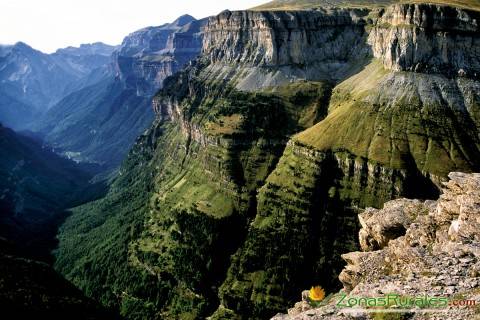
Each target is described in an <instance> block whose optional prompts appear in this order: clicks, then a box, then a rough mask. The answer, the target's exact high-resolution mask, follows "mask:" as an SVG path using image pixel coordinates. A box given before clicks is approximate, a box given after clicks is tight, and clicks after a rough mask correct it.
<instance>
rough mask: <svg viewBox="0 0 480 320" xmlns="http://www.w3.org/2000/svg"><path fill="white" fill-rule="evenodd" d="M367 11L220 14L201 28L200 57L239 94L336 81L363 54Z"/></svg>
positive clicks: (364, 50)
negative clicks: (231, 81)
mask: <svg viewBox="0 0 480 320" xmlns="http://www.w3.org/2000/svg"><path fill="white" fill-rule="evenodd" d="M367 13H368V12H367V11H361V10H358V11H349V10H341V9H332V10H322V11H318V12H309V13H305V12H256V11H237V12H230V11H224V12H222V13H221V14H219V15H218V16H216V17H212V18H210V19H209V21H208V23H207V24H206V26H205V36H204V43H203V56H204V57H207V58H208V60H209V61H211V62H212V64H211V65H210V66H209V68H210V69H212V73H213V74H214V75H215V76H216V77H218V78H219V79H221V78H230V79H231V78H234V79H235V84H236V87H237V88H238V89H241V90H258V89H261V88H262V87H268V86H275V85H282V84H286V83H289V82H292V81H299V80H313V81H318V80H338V79H339V78H342V77H345V75H346V74H348V73H349V72H351V69H355V68H358V64H360V63H361V58H362V57H364V56H366V55H367V50H366V46H365V43H364V41H363V36H364V35H365V30H364V27H363V25H364V24H365V21H364V20H363V19H362V17H364V16H365V15H366V14H367ZM353 53H355V54H353ZM359 61H360V62H359Z"/></svg>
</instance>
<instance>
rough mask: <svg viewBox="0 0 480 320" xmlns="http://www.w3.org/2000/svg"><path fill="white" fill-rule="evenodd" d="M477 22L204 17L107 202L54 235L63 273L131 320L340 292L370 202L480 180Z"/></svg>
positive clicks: (418, 16)
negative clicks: (464, 178)
mask: <svg viewBox="0 0 480 320" xmlns="http://www.w3.org/2000/svg"><path fill="white" fill-rule="evenodd" d="M479 19H480V14H479V13H478V11H475V10H469V9H465V8H460V7H457V8H456V7H450V6H443V5H434V4H392V5H388V6H381V7H377V6H374V7H368V6H366V7H362V8H353V9H352V8H350V9H349V8H344V7H343V6H342V7H338V8H332V7H328V8H327V7H321V8H317V9H316V10H299V11H291V10H290V11H282V10H271V11H262V10H250V11H234V12H230V11H224V12H222V13H220V14H219V15H218V16H215V17H211V18H209V19H208V20H207V21H205V22H204V27H202V28H201V30H202V36H201V37H202V48H201V54H200V56H199V57H198V58H196V59H194V60H193V61H191V62H189V63H187V64H186V65H185V67H184V68H183V69H182V70H179V72H178V73H176V74H174V75H173V76H171V77H168V78H166V79H165V81H164V82H163V87H162V88H161V90H160V91H159V92H158V93H157V94H155V96H154V98H153V110H154V111H155V114H156V117H155V120H154V122H153V124H152V126H151V127H150V128H149V129H148V130H146V131H145V132H144V133H143V134H141V135H140V136H139V137H138V138H137V140H136V143H135V145H134V146H133V148H132V149H131V150H130V152H129V153H128V155H127V157H126V158H125V160H124V162H123V164H122V166H121V168H120V170H119V172H118V175H117V176H116V178H115V180H114V181H113V182H112V184H111V185H110V189H109V191H108V193H107V195H106V196H105V197H104V198H102V199H99V200H97V201H94V202H91V203H88V204H85V205H82V206H80V207H77V208H74V209H73V210H72V211H73V213H72V215H71V216H70V217H69V218H68V219H67V221H66V222H65V224H64V225H63V226H62V227H61V230H60V234H59V241H60V242H59V248H58V249H57V251H56V262H55V268H56V269H57V270H58V271H59V272H61V273H62V274H63V275H64V276H65V277H66V278H67V279H68V280H70V281H72V282H73V283H74V284H75V285H77V286H78V287H79V288H80V289H82V290H83V291H84V292H85V293H86V294H87V296H89V297H91V298H93V299H95V300H97V301H100V302H102V303H103V304H104V305H106V306H108V307H110V308H115V309H118V310H120V313H121V314H122V315H123V316H125V317H128V318H131V319H136V318H145V317H146V318H149V319H196V318H206V317H209V318H210V319H241V318H244V319H266V318H270V317H272V316H274V315H275V314H276V313H278V312H282V311H284V312H285V311H286V309H287V308H288V306H291V305H293V303H294V302H295V301H296V300H298V296H299V293H300V292H301V291H302V290H303V289H305V288H308V287H310V286H311V285H313V284H321V285H322V286H323V287H324V288H326V289H327V290H328V291H330V292H331V291H335V290H339V289H340V287H341V284H340V282H339V281H338V275H339V274H340V272H341V270H342V269H343V268H344V265H345V263H344V261H343V260H342V254H345V253H347V252H351V251H356V250H357V249H358V248H359V245H360V244H361V243H360V244H359V242H358V238H357V234H358V231H359V229H360V224H359V221H358V218H357V216H358V214H360V213H361V212H363V209H364V208H366V207H375V208H381V207H382V206H383V205H384V204H385V203H388V201H390V200H392V199H395V198H399V197H407V198H419V199H422V200H426V199H431V200H436V199H438V197H439V196H440V194H441V191H442V190H441V188H442V183H444V182H446V181H447V179H448V174H449V173H450V172H456V171H462V172H475V171H476V172H478V170H479V166H480V163H479V160H478V159H480V157H479V152H480V150H479V146H480V144H479V131H478V130H479V124H480V122H479V121H480V118H479V109H478V108H479V94H480V82H479V79H478V74H479V72H480V70H479V68H480V63H479V56H478V53H477V51H478V45H479V43H480V39H479V35H480V33H479V31H480V30H479V26H478V23H477V21H479ZM196 30H198V29H196ZM145 32H147V33H148V30H146V31H145ZM196 41H197V40H195V41H194V42H195V43H197V42H196ZM187 43H190V40H189V41H187ZM140 65H142V66H143V65H144V64H143V62H142V63H141V64H140ZM134 70H137V69H134ZM147 74H148V73H147ZM149 79H152V77H149ZM127 84H128V81H127ZM133 89H134V90H135V91H136V92H137V93H138V92H140V93H143V92H151V91H149V90H150V88H149V86H144V85H141V86H140V87H135V86H134V87H133ZM379 214H381V213H379ZM405 228H407V226H405ZM366 237H367V236H366ZM369 237H370V236H368V237H367V238H368V239H370V238H369ZM371 237H374V236H373V235H372V236H371ZM366 241H367V242H372V243H374V242H373V241H372V240H365V241H363V242H366ZM375 241H376V242H377V244H376V245H377V247H375V249H378V247H381V246H384V245H385V244H384V242H382V240H380V241H377V240H375ZM341 279H342V278H341Z"/></svg>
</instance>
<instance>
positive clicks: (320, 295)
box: [309, 286, 325, 301]
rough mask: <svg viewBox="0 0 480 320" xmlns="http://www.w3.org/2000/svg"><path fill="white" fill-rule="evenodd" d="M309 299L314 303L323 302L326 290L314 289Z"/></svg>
mask: <svg viewBox="0 0 480 320" xmlns="http://www.w3.org/2000/svg"><path fill="white" fill-rule="evenodd" d="M309 297H310V299H312V300H313V301H322V300H323V299H325V290H323V288H322V287H320V286H316V287H312V289H310V292H309Z"/></svg>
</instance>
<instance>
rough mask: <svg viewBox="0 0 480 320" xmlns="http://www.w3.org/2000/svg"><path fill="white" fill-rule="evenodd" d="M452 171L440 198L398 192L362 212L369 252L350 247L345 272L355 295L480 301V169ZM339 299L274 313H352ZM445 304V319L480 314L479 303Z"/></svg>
mask: <svg viewBox="0 0 480 320" xmlns="http://www.w3.org/2000/svg"><path fill="white" fill-rule="evenodd" d="M449 178H450V181H449V182H448V183H445V185H444V187H443V193H442V195H441V196H440V199H439V200H437V201H426V202H421V201H418V200H415V201H414V200H406V199H400V200H394V201H391V202H389V203H387V204H386V205H385V207H384V208H383V209H381V210H378V209H367V210H366V211H365V212H364V213H362V214H361V215H360V221H363V222H362V226H363V227H362V229H361V231H360V243H361V248H362V250H364V252H352V253H348V254H345V255H343V258H344V259H345V261H346V262H347V263H348V265H347V266H346V268H345V269H344V270H343V271H342V273H341V274H340V276H339V278H340V280H341V281H342V283H343V285H344V290H345V292H346V293H348V297H355V296H357V297H358V296H362V297H375V296H378V295H379V294H384V293H396V294H400V295H408V296H413V297H414V296H422V295H428V296H436V297H448V298H450V299H451V301H450V302H451V303H452V302H453V300H455V299H457V300H461V299H465V300H470V301H478V299H479V298H480V294H479V290H478V289H479V287H480V279H479V275H480V274H479V271H478V270H479V268H480V264H479V262H480V251H479V247H480V242H479V240H480V234H479V230H480V229H479V227H480V226H479V214H480V188H479V187H480V174H465V173H451V174H450V175H449ZM398 225H402V226H403V227H404V229H403V232H398V233H392V232H391V227H392V226H398ZM362 239H381V240H382V241H376V242H375V247H372V242H371V241H362ZM372 249H378V250H377V251H373V252H370V251H371V250H372ZM455 297H457V298H455ZM460 297H461V298H460ZM347 299H348V298H347ZM334 300H336V299H334ZM334 302H337V301H332V302H331V303H330V304H329V305H328V306H326V307H322V308H320V309H317V310H305V309H309V307H308V305H300V304H299V305H298V306H297V308H296V309H292V310H291V312H289V316H281V315H279V316H276V317H274V318H273V319H276V320H280V319H307V318H308V319H350V318H351V317H348V314H347V313H346V312H345V311H342V310H341V308H338V307H335V303H334ZM302 306H303V309H302ZM445 307H446V309H445V312H442V315H441V318H442V319H468V318H475V317H478V315H479V313H478V308H472V307H470V308H468V307H467V308H466V307H455V306H452V305H451V304H450V305H449V306H445ZM362 316H363V317H364V316H365V314H364V312H362V310H361V309H360V310H357V317H362ZM409 319H438V314H437V313H428V312H421V310H420V309H417V312H416V313H412V314H410V315H409Z"/></svg>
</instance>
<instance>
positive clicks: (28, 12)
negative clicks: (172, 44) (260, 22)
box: [0, 0, 268, 52]
mask: <svg viewBox="0 0 480 320" xmlns="http://www.w3.org/2000/svg"><path fill="white" fill-rule="evenodd" d="M265 2H268V0H220V1H219V0H216V1H215V0H206V1H205V0H204V1H201V0H169V1H159V0H0V43H1V44H13V43H15V42H17V41H23V42H26V43H27V44H29V45H30V46H32V47H34V48H35V49H38V50H41V51H44V52H52V51H55V50H56V49H57V48H61V47H66V46H70V45H74V46H78V45H79V44H81V43H90V42H95V41H102V42H105V43H108V44H119V43H120V42H121V41H122V39H123V37H124V36H126V35H127V34H129V33H130V32H133V31H135V30H137V29H140V28H143V27H146V26H151V25H160V24H163V23H166V22H171V21H173V20H174V19H175V18H177V17H178V16H180V15H182V14H187V13H188V14H190V15H192V16H194V17H195V18H197V19H198V18H203V17H206V16H210V15H214V14H217V13H219V12H221V11H222V10H224V9H230V10H238V9H247V8H251V7H253V6H256V5H259V4H262V3H265Z"/></svg>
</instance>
